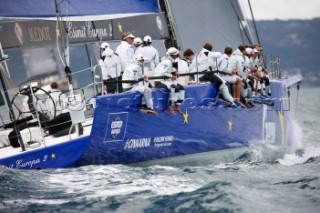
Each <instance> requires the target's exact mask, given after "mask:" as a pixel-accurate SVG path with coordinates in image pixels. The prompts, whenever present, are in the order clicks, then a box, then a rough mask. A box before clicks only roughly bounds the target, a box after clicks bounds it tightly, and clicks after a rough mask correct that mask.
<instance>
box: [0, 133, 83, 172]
mask: <svg viewBox="0 0 320 213" xmlns="http://www.w3.org/2000/svg"><path fill="white" fill-rule="evenodd" d="M88 144H89V136H86V137H82V138H78V139H74V140H71V141H68V142H64V143H60V144H57V145H54V146H49V147H44V148H38V149H35V150H29V151H25V152H21V153H19V154H17V155H15V156H12V157H7V158H2V159H0V165H3V166H6V167H9V168H14V169H51V168H65V167H68V166H70V165H71V164H73V163H74V162H75V161H77V160H78V159H79V158H80V156H81V155H83V153H84V151H85V150H86V148H87V146H88ZM16 149H19V148H16Z"/></svg>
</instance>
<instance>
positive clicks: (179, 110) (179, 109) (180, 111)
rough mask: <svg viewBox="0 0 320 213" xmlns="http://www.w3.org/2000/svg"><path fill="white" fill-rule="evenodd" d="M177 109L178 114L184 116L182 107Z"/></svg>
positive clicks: (178, 106) (177, 106)
mask: <svg viewBox="0 0 320 213" xmlns="http://www.w3.org/2000/svg"><path fill="white" fill-rule="evenodd" d="M175 108H176V110H177V112H178V113H179V114H180V115H183V112H182V110H181V107H180V105H176V107H175Z"/></svg>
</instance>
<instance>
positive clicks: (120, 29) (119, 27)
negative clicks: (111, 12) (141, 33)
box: [118, 22, 122, 33]
mask: <svg viewBox="0 0 320 213" xmlns="http://www.w3.org/2000/svg"><path fill="white" fill-rule="evenodd" d="M118 30H119V32H120V33H122V25H121V24H120V22H118Z"/></svg>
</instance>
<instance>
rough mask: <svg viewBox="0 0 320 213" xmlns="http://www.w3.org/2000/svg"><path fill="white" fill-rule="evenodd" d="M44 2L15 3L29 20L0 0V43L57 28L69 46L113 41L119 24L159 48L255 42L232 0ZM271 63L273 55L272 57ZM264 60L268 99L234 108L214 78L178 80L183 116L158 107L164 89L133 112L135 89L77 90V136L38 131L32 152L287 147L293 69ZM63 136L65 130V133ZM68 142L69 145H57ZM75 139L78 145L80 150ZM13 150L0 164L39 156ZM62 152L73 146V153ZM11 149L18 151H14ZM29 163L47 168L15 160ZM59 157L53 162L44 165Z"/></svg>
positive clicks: (136, 153)
mask: <svg viewBox="0 0 320 213" xmlns="http://www.w3.org/2000/svg"><path fill="white" fill-rule="evenodd" d="M1 1H3V0H0V2H1ZM14 2H20V0H18V1H14ZM54 2H55V3H56V6H57V5H58V3H57V1H52V3H51V1H50V4H49V1H38V2H37V3H39V7H40V8H41V11H39V10H37V9H36V8H35V9H34V10H30V8H28V9H27V6H25V5H28V4H29V3H30V4H34V1H29V0H24V1H23V4H22V3H21V6H22V8H21V9H22V10H23V12H24V14H25V16H24V18H25V17H33V19H21V17H20V18H19V19H18V18H17V16H18V15H21V13H20V14H17V13H15V12H16V11H15V9H14V7H13V5H12V4H14V3H13V2H12V4H2V5H5V6H4V7H3V8H1V9H0V16H2V17H7V18H5V19H2V20H1V22H2V25H3V26H4V27H3V29H2V30H3V32H4V33H2V34H1V35H0V42H1V45H2V47H3V49H5V50H6V49H10V48H32V47H33V48H35V47H40V46H46V45H56V41H57V38H61V37H65V38H67V39H68V43H69V44H70V45H72V44H79V43H97V42H101V41H108V42H110V43H111V44H112V43H115V42H119V41H120V40H121V35H122V33H123V32H125V31H132V32H133V33H134V34H135V35H136V36H139V37H143V36H145V35H150V36H151V37H152V38H153V41H154V43H153V44H155V45H157V47H158V49H160V50H163V51H162V54H164V51H165V49H167V48H169V47H171V46H175V47H177V48H178V49H180V50H185V49H186V48H191V49H193V50H199V51H200V49H201V47H202V46H203V44H204V43H206V42H210V43H212V44H214V49H215V50H216V51H222V50H223V49H224V48H225V47H226V46H231V47H234V48H235V47H237V46H238V45H239V44H255V43H258V36H257V35H258V34H257V33H254V32H255V31H254V30H252V26H251V23H250V22H248V21H247V20H246V18H245V16H244V14H243V12H242V7H241V4H240V3H239V1H237V0H227V1H221V0H213V1H206V0H200V1H199V0H161V1H157V0H144V1H140V0H123V1H121V2H119V1H117V0H107V1H80V2H79V1H77V3H75V2H70V1H60V2H59V7H60V10H59V11H60V13H59V14H56V13H55V11H56V10H55V4H54ZM7 3H8V2H7ZM182 5H183V10H182V9H181V8H182V7H181V6H182ZM195 5H196V6H195ZM24 6H25V8H24ZM65 11H67V12H65ZM58 15H59V17H62V18H60V21H59V22H57V21H56V19H57V18H56V16H58ZM43 17H45V18H43ZM57 26H60V28H57ZM61 26H62V27H61ZM253 29H254V28H253ZM31 32H32V33H31ZM5 34H6V35H11V36H4V35H5ZM160 54H161V52H160ZM272 63H273V64H276V63H277V61H272ZM273 67H276V68H278V69H275V70H273V74H272V77H273V78H272V80H271V92H272V99H273V103H274V104H273V105H266V104H263V103H261V104H257V105H256V107H255V108H253V109H242V110H234V109H232V108H230V107H228V106H227V105H226V104H225V103H222V102H219V101H217V100H216V96H217V95H218V91H217V89H216V87H215V84H214V83H211V84H197V85H189V86H186V88H185V91H186V93H185V101H184V102H183V103H182V105H181V109H182V111H183V115H180V114H177V115H175V116H173V115H172V114H170V113H168V112H167V111H166V108H167V101H168V94H167V91H166V90H162V89H161V90H154V91H153V92H152V97H153V100H154V109H155V110H156V111H157V112H158V116H150V115H148V114H146V113H143V112H141V111H140V106H141V95H140V94H138V93H136V92H126V93H118V94H113V95H102V96H101V95H100V96H99V95H98V92H96V91H95V93H94V97H83V98H84V99H90V100H93V101H92V103H93V104H91V105H90V106H89V107H88V108H91V109H92V110H94V115H93V118H91V120H90V119H89V118H88V119H87V118H86V117H85V119H82V120H81V122H80V121H79V122H74V123H76V124H79V123H81V125H82V126H85V127H87V128H86V129H85V131H84V132H85V133H84V134H83V135H80V136H75V135H74V136H70V134H69V136H62V137H58V138H53V137H54V136H49V135H48V137H47V139H48V141H49V142H48V144H50V146H49V145H45V143H42V142H40V141H39V143H40V144H41V148H43V150H42V151H41V149H40V148H37V149H34V150H33V151H39V153H41V154H43V153H44V152H45V151H44V150H48V149H49V150H50V149H51V148H50V147H55V145H56V146H59V147H60V148H61V149H63V150H64V151H63V152H61V153H60V154H59V155H57V154H54V153H53V155H52V154H51V155H50V152H48V153H49V154H46V156H47V157H46V158H45V159H46V160H48V159H50V156H51V157H52V156H53V157H52V158H51V159H57V158H58V156H61V157H63V160H66V158H69V157H70V155H72V157H73V158H72V160H70V161H68V162H69V163H68V165H70V164H71V162H72V165H74V166H83V165H92V164H94V165H99V164H130V165H152V164H179V163H182V162H188V163H192V162H198V161H200V159H202V160H206V161H207V160H212V159H217V160H219V159H221V157H224V156H231V157H236V156H238V155H239V153H243V150H246V149H247V148H248V147H250V146H265V145H268V144H270V145H277V146H291V145H293V144H294V138H293V137H292V135H293V133H292V129H291V128H290V126H291V125H292V123H291V117H290V114H289V111H288V110H289V102H288V98H287V93H286V88H287V87H290V86H292V85H293V84H295V83H298V82H300V81H301V80H302V78H301V77H300V76H295V77H290V76H289V77H287V78H286V79H283V78H282V76H280V75H279V73H280V71H281V70H280V66H273ZM98 68H99V67H98V66H94V65H92V66H91V67H90V69H88V72H92V82H93V83H92V85H93V88H96V87H98V88H99V87H100V86H101V84H99V82H96V75H97V74H98V71H97V70H98ZM71 69H72V67H71ZM68 71H70V70H68ZM70 75H71V76H72V73H70V72H68V73H67V74H66V76H67V77H68V76H69V77H70ZM29 88H30V89H29V90H30V91H33V89H32V86H31V87H30V85H29ZM71 96H72V94H71ZM81 100H82V99H81ZM86 103H87V101H86ZM74 111H82V110H74ZM70 112H71V111H70ZM71 114H72V113H71ZM71 117H72V116H71ZM74 117H77V116H74ZM40 124H41V122H40ZM37 128H42V127H37ZM29 129H30V128H29ZM40 130H41V131H43V129H40ZM11 131H12V130H11ZM27 131H29V130H27ZM41 131H40V133H41ZM70 132H72V131H70ZM23 137H24V136H23ZM68 137H69V138H71V139H69V140H68ZM46 141H47V140H46ZM56 141H59V142H56ZM46 143H47V142H46ZM53 144H54V145H53ZM51 145H52V146H51ZM69 146H70V149H67V148H66V147H69ZM78 146H80V147H84V149H83V150H82V152H80V151H79V149H78ZM52 149H54V150H56V149H55V148H52ZM3 150H6V151H3ZM7 150H13V152H14V153H13V154H10V157H12V158H10V159H9V158H8V155H9V154H6V153H9V151H7ZM16 150H17V148H12V147H6V148H2V149H0V164H1V165H5V166H9V167H10V165H17V163H15V162H17V159H18V160H20V161H21V160H22V161H23V162H30V161H32V159H33V160H37V159H40V160H37V162H38V161H41V159H43V157H37V158H35V157H33V156H35V155H34V154H30V155H28V157H26V156H27V153H28V150H22V152H21V151H20V150H19V151H16ZM72 151H79V152H77V154H76V155H74V154H72ZM46 153H47V152H46ZM20 154H22V155H24V157H20ZM76 158H77V159H76ZM51 159H50V162H51ZM61 159H62V158H61ZM61 159H60V158H59V160H61ZM27 160H28V161H27ZM63 160H62V161H63ZM66 161H67V160H66ZM44 162H46V161H44ZM60 162H61V161H60ZM52 163H53V164H54V162H53V161H52ZM29 164H32V165H33V166H32V168H47V167H40V166H39V167H38V166H34V165H35V164H34V163H25V164H23V165H29ZM53 164H52V165H53ZM19 165H22V164H21V163H20V164H19ZM68 165H67V164H63V165H62V164H55V165H54V166H52V167H63V166H68ZM12 167H14V166H12ZM16 167H17V166H16ZM48 167H49V166H48ZM20 168H28V167H27V166H25V167H20Z"/></svg>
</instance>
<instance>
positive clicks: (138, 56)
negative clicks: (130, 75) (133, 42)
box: [134, 54, 144, 61]
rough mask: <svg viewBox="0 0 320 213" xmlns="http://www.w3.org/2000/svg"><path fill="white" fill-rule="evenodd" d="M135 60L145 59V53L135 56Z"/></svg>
mask: <svg viewBox="0 0 320 213" xmlns="http://www.w3.org/2000/svg"><path fill="white" fill-rule="evenodd" d="M134 60H136V61H140V60H144V57H143V55H141V54H136V55H135V56H134Z"/></svg>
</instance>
